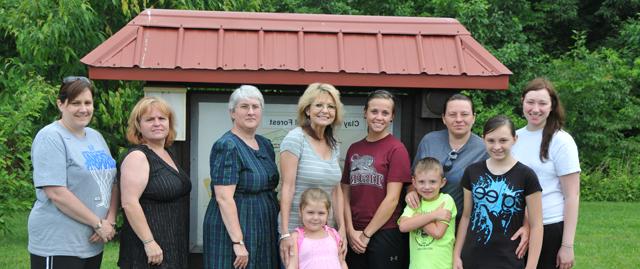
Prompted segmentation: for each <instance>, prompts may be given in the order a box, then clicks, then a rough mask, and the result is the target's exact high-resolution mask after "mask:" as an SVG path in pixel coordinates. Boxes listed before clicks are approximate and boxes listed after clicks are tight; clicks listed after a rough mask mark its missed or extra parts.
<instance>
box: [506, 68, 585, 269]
mask: <svg viewBox="0 0 640 269" xmlns="http://www.w3.org/2000/svg"><path fill="white" fill-rule="evenodd" d="M522 112H523V114H524V117H525V118H526V119H527V126H526V127H524V128H521V129H519V130H518V131H517V132H516V133H517V135H518V140H517V142H516V144H515V146H514V147H513V154H514V156H515V157H516V159H517V160H519V161H520V162H522V163H524V164H526V165H527V166H529V167H531V168H532V169H533V170H534V171H535V172H536V174H537V176H538V179H539V180H540V185H541V186H542V214H543V224H544V237H543V242H542V252H541V254H540V260H539V262H538V269H541V268H545V269H546V268H560V269H568V268H571V267H573V265H574V251H573V243H574V238H575V234H576V225H577V223H578V205H579V194H580V162H579V159H578V148H577V146H576V143H575V141H574V140H573V138H572V137H571V135H569V133H567V132H565V131H564V130H562V128H563V126H564V123H565V114H564V109H563V107H562V104H561V103H560V99H559V97H558V94H557V93H556V91H555V89H554V87H553V84H552V83H551V82H550V81H548V80H546V79H544V78H536V79H534V80H532V81H531V82H529V84H528V85H527V87H526V88H525V90H524V92H523V93H522Z"/></svg>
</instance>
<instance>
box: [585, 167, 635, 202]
mask: <svg viewBox="0 0 640 269" xmlns="http://www.w3.org/2000/svg"><path fill="white" fill-rule="evenodd" d="M638 175H640V156H636V157H635V158H633V159H631V160H620V159H607V160H606V161H605V162H603V164H602V165H601V166H599V167H597V168H595V169H591V171H587V172H583V173H582V175H581V176H580V179H581V181H580V188H581V190H580V196H581V200H583V201H611V202H638V201H640V180H638V178H637V177H638Z"/></svg>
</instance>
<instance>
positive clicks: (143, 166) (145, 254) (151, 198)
mask: <svg viewBox="0 0 640 269" xmlns="http://www.w3.org/2000/svg"><path fill="white" fill-rule="evenodd" d="M174 126H175V121H174V114H173V112H172V111H171V108H170V107H169V105H168V104H167V103H166V102H165V101H163V100H162V99H159V98H155V97H145V98H143V99H142V100H140V101H139V102H138V104H136V106H135V107H134V108H133V111H132V112H131V116H130V117H129V127H128V129H127V140H129V142H131V143H133V144H135V145H136V146H135V147H133V148H132V149H130V150H129V153H127V156H126V157H125V159H124V161H123V162H122V165H121V167H120V172H121V175H120V188H121V190H122V208H123V209H124V214H125V221H124V227H123V228H122V233H121V235H120V236H121V237H120V259H119V261H118V265H119V266H120V267H121V268H187V265H188V261H187V259H188V255H189V246H188V244H189V193H190V191H191V182H190V181H189V177H188V176H187V174H186V173H185V172H184V171H183V170H182V169H181V168H180V167H178V166H177V163H176V161H175V159H174V158H173V156H172V155H171V154H170V153H169V152H168V151H167V147H169V146H170V145H171V144H172V143H173V140H174V138H175V136H176V132H175V129H174Z"/></svg>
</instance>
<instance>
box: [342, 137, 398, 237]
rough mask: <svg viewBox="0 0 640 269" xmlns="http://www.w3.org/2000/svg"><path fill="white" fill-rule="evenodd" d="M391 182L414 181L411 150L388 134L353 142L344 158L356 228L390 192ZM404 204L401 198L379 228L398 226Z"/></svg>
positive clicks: (343, 176)
mask: <svg viewBox="0 0 640 269" xmlns="http://www.w3.org/2000/svg"><path fill="white" fill-rule="evenodd" d="M388 182H402V183H407V182H411V164H410V161H409V153H408V152H407V149H406V148H405V147H404V145H403V144H402V142H400V140H398V139H397V138H395V137H394V136H393V135H391V134H389V135H387V136H386V137H385V138H383V139H380V140H378V141H375V142H368V141H366V140H365V139H363V140H360V141H358V142H356V143H353V144H352V145H351V146H350V147H349V151H347V156H346V159H345V162H344V170H343V172H342V184H349V185H350V190H351V191H350V194H351V195H350V196H351V201H350V205H351V217H352V220H353V228H354V229H356V230H362V229H364V228H365V227H367V224H369V222H370V221H371V219H372V218H373V215H374V214H375V213H376V210H378V206H380V203H382V200H384V198H385V196H386V195H387V183H388ZM401 204H402V199H399V201H398V205H397V206H396V209H395V210H394V211H393V215H391V217H390V218H389V220H387V222H386V223H385V224H384V226H382V228H380V229H388V228H394V227H398V224H397V221H398V218H399V217H400V214H401V213H402V212H401V210H402V205H401Z"/></svg>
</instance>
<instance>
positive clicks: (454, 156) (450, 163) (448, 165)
mask: <svg viewBox="0 0 640 269" xmlns="http://www.w3.org/2000/svg"><path fill="white" fill-rule="evenodd" d="M457 158H458V152H457V151H455V150H452V151H450V152H449V156H448V157H447V160H446V161H445V162H444V165H443V166H442V168H443V169H444V171H445V172H449V170H451V167H453V161H455V160H456V159H457Z"/></svg>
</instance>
